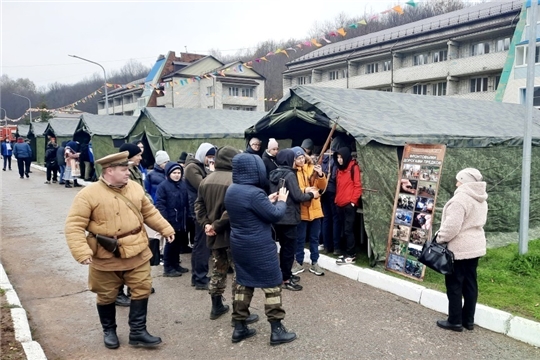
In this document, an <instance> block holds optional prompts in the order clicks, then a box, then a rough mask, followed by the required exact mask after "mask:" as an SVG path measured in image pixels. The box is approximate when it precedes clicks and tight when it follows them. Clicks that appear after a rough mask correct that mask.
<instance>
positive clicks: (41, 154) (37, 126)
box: [31, 122, 48, 164]
mask: <svg viewBox="0 0 540 360" xmlns="http://www.w3.org/2000/svg"><path fill="white" fill-rule="evenodd" d="M47 125H48V123H46V122H36V123H32V126H31V129H32V133H33V134H34V138H35V141H36V149H35V150H36V155H35V156H36V159H35V161H36V162H37V163H38V164H45V149H46V147H47V138H46V136H45V129H47ZM32 150H34V149H32Z"/></svg>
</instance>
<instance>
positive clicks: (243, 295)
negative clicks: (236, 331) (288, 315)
mask: <svg viewBox="0 0 540 360" xmlns="http://www.w3.org/2000/svg"><path fill="white" fill-rule="evenodd" d="M254 290H255V289H254V288H252V287H248V286H243V285H240V284H236V291H235V294H234V301H233V313H232V318H233V320H235V321H242V320H246V319H247V318H248V316H249V315H250V312H249V305H250V304H251V299H252V298H253V291H254ZM262 291H264V295H265V296H266V299H265V301H264V313H265V314H266V317H267V319H268V321H277V320H283V319H284V318H285V309H283V306H282V304H281V286H276V287H273V288H263V289H262Z"/></svg>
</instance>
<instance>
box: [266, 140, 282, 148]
mask: <svg viewBox="0 0 540 360" xmlns="http://www.w3.org/2000/svg"><path fill="white" fill-rule="evenodd" d="M278 147H279V146H278V143H277V141H276V139H274V138H270V140H268V150H271V149H275V148H278Z"/></svg>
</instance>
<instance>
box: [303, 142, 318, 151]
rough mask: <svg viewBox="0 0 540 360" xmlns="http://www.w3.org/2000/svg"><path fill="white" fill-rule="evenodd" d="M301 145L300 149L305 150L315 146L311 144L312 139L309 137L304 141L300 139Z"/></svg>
mask: <svg viewBox="0 0 540 360" xmlns="http://www.w3.org/2000/svg"><path fill="white" fill-rule="evenodd" d="M300 146H301V147H302V149H306V150H309V151H311V150H313V147H314V146H315V145H314V144H313V140H311V139H305V140H304V141H302V145H300Z"/></svg>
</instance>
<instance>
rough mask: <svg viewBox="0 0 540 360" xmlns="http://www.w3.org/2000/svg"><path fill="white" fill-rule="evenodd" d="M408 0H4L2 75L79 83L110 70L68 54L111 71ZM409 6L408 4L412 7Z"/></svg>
mask: <svg viewBox="0 0 540 360" xmlns="http://www.w3.org/2000/svg"><path fill="white" fill-rule="evenodd" d="M405 2H406V0H388V1H387V0H375V1H363V0H355V1H339V0H337V1H336V0H330V1H329V0H325V1H321V0H288V1H283V0H264V1H255V0H252V1H225V0H222V1H196V2H195V1H170V2H158V1H153V2H135V1H125V2H121V1H116V2H111V1H107V2H100V1H86V2H79V1H65V2H51V1H33V2H25V1H5V0H1V24H2V25H1V27H2V28H1V47H2V49H1V54H2V55H1V57H2V58H1V65H2V70H1V71H2V74H7V75H8V76H9V77H10V78H12V79H16V78H20V77H24V78H29V79H30V80H32V81H33V82H34V83H35V84H36V86H38V87H39V86H46V85H47V84H50V83H53V82H56V81H58V82H60V83H75V82H77V81H79V80H82V79H83V78H85V77H89V76H91V75H92V74H94V73H96V72H98V73H100V74H101V73H102V70H101V69H100V68H99V67H97V66H96V65H93V64H89V63H86V62H84V61H81V60H77V59H74V58H70V57H68V54H75V55H78V56H81V57H84V58H87V59H90V60H93V61H96V62H99V63H101V64H102V65H103V66H104V67H105V69H106V70H107V72H110V71H112V70H117V69H119V68H120V67H122V65H124V64H125V63H126V62H127V61H128V60H129V59H136V60H138V61H140V62H142V63H143V64H145V65H147V66H151V65H153V63H154V62H155V60H156V59H157V57H158V55H159V54H166V53H167V51H169V50H172V51H176V52H177V54H178V53H179V52H180V51H185V47H187V50H188V51H189V52H195V53H201V54H206V53H208V50H209V49H219V50H220V51H221V52H222V54H231V53H233V54H234V53H235V52H236V51H237V50H238V49H241V48H248V47H254V46H256V45H257V43H259V42H262V41H266V40H276V41H279V40H287V39H290V38H296V39H302V38H305V37H306V36H307V35H308V32H309V30H310V29H311V28H312V27H313V25H314V24H315V22H325V21H327V20H333V19H334V18H335V17H336V16H337V15H338V14H340V13H342V12H344V13H346V14H347V15H348V16H351V17H353V16H360V15H362V14H364V12H368V13H371V12H380V11H383V10H386V9H389V8H391V7H392V6H395V5H397V4H399V3H401V4H402V5H403V4H404V3H405ZM406 7H407V5H404V8H405V10H406Z"/></svg>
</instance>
